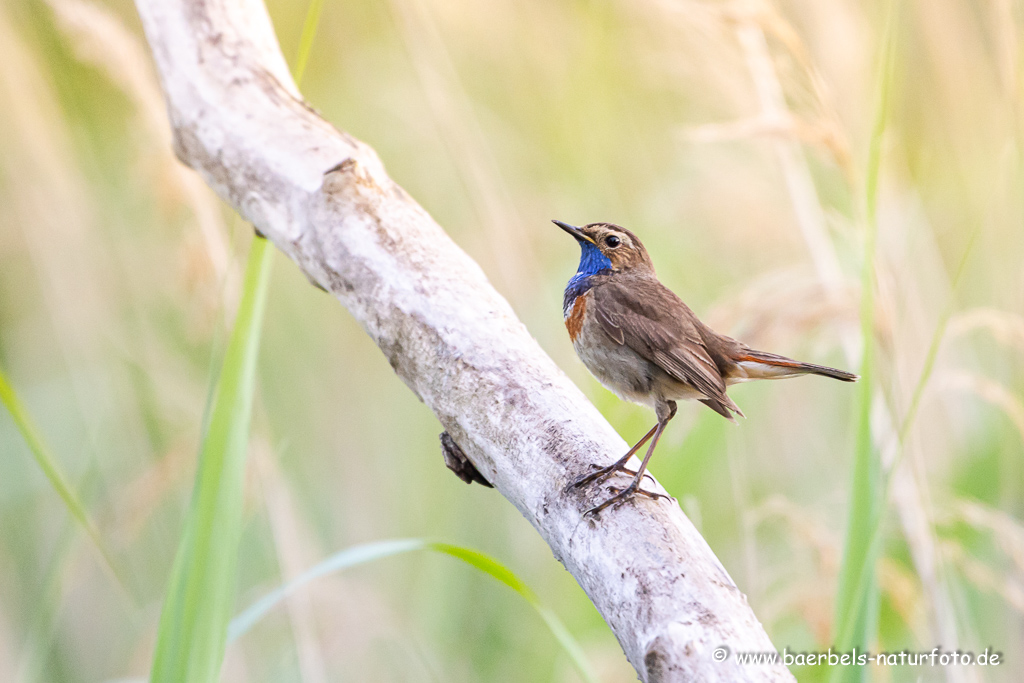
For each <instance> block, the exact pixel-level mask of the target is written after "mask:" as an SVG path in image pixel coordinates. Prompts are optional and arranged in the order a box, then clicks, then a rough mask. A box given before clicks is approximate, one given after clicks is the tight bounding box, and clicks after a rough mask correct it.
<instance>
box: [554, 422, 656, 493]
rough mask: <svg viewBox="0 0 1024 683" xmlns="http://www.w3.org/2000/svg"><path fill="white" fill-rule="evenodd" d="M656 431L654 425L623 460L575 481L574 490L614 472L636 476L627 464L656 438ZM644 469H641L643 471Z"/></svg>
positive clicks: (620, 459)
mask: <svg viewBox="0 0 1024 683" xmlns="http://www.w3.org/2000/svg"><path fill="white" fill-rule="evenodd" d="M656 431H658V425H654V426H653V427H651V431H649V432H647V433H646V434H645V435H644V438H642V439H640V440H639V441H637V442H636V445H635V446H633V447H632V448H630V449H629V452H628V453H626V454H625V455H624V456H622V457H621V458H619V459H618V460H616V461H615V462H613V463H612V464H611V465H608V467H601V468H599V469H597V470H596V471H594V472H591V473H590V474H588V475H585V476H582V477H580V478H579V479H577V480H576V481H574V482H573V483H572V484H571V486H572V487H573V488H580V487H581V486H586V485H587V484H589V483H590V482H592V481H594V480H595V479H600V478H602V477H607V476H608V475H609V474H611V473H612V472H628V473H629V474H634V475H635V474H636V472H634V471H633V470H631V469H627V468H626V463H627V462H628V461H629V459H630V458H632V457H633V455H634V454H635V453H636V452H637V451H638V450H640V449H641V448H642V447H643V445H644V444H645V443H647V442H648V440H650V438H651V437H652V436H654V433H655V432H656ZM642 469H643V468H641V470H642Z"/></svg>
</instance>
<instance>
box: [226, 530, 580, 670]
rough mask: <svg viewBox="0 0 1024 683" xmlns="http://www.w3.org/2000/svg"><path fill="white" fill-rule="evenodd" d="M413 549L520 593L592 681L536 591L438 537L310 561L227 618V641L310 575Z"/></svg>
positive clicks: (366, 546)
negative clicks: (449, 560) (462, 564)
mask: <svg viewBox="0 0 1024 683" xmlns="http://www.w3.org/2000/svg"><path fill="white" fill-rule="evenodd" d="M413 550H430V551H433V552H437V553H442V554H444V555H448V556H449V557H454V558H456V559H458V560H461V561H463V562H465V563H466V564H468V565H470V566H472V567H474V568H476V569H478V570H479V571H482V572H483V573H485V574H487V575H489V576H491V577H493V578H495V579H497V580H498V581H500V582H501V583H503V584H505V585H506V586H508V587H509V588H511V589H512V590H514V591H515V592H516V593H518V594H519V595H520V597H522V598H523V599H524V600H526V602H527V603H528V604H529V605H530V606H531V607H533V608H534V609H535V610H536V611H537V613H538V614H539V615H540V617H541V619H543V620H544V623H545V624H546V625H547V627H548V628H549V629H550V630H551V633H552V634H553V635H554V636H555V639H556V640H557V641H558V643H559V645H561V646H562V649H564V650H565V652H566V653H567V654H568V655H569V658H570V659H571V660H572V663H573V665H574V666H575V667H576V669H577V670H578V671H579V673H580V675H581V676H582V677H583V679H584V680H585V681H587V683H596V681H597V677H596V676H595V675H594V672H593V671H592V670H591V668H590V665H589V663H588V662H587V659H586V656H585V655H584V654H583V650H582V649H581V648H580V646H579V644H578V643H577V642H576V640H575V639H574V638H573V637H572V634H570V633H569V630H568V629H567V628H566V627H565V625H564V624H563V623H562V622H561V620H560V619H559V618H558V617H557V616H556V615H555V613H554V612H552V611H551V610H550V609H549V608H548V607H546V606H545V605H544V604H543V603H541V601H540V599H539V598H538V597H537V595H536V593H534V592H533V591H532V590H531V589H530V587H529V586H527V585H526V583H525V582H524V581H523V580H522V579H520V578H519V577H518V576H516V575H515V573H513V572H512V570H510V569H509V568H507V567H505V566H504V565H503V564H501V563H500V562H498V561H497V560H495V559H494V558H492V557H490V556H489V555H485V554H483V553H481V552H478V551H476V550H472V549H470V548H463V547H461V546H457V545H452V544H450V543H441V542H438V541H427V540H423V539H415V538H412V539H397V540H391V541H378V542H375V543H366V544H363V545H357V546H353V547H351V548H347V549H345V550H342V551H340V552H338V553H335V554H334V555H331V556H330V557H328V558H327V559H326V560H324V561H323V562H320V563H318V564H316V565H314V566H313V567H312V568H310V569H308V570H306V571H305V572H303V573H302V574H300V575H299V576H297V577H295V578H294V579H292V580H291V581H289V582H288V583H286V584H284V585H283V586H281V587H280V588H277V589H276V590H273V591H271V592H270V593H268V594H267V595H265V596H263V597H262V598H260V599H259V600H257V601H256V602H255V603H253V604H252V605H251V606H250V607H248V608H247V609H246V610H245V611H243V612H242V613H241V614H239V615H238V616H237V617H235V618H234V619H233V620H232V621H231V627H230V628H229V631H228V632H229V636H228V638H229V641H234V640H235V639H236V638H240V637H241V636H243V635H245V633H246V632H247V631H249V629H251V628H252V627H253V626H254V625H255V624H256V623H257V622H258V621H259V620H260V619H262V618H263V617H264V616H265V615H266V614H267V612H269V611H270V610H272V609H273V608H274V607H275V606H277V605H278V604H279V603H281V601H283V600H284V599H285V598H287V597H288V596H289V595H291V594H293V593H295V592H296V591H297V590H298V589H300V588H301V587H303V586H305V585H306V584H307V583H309V582H310V581H313V580H314V579H317V578H319V577H321V576H324V575H326V574H330V573H333V572H336V571H341V570H342V569H348V568H349V567H354V566H356V565H359V564H364V563H366V562H371V561H373V560H379V559H382V558H385V557H390V556H392V555H398V554H400V553H407V552H410V551H413Z"/></svg>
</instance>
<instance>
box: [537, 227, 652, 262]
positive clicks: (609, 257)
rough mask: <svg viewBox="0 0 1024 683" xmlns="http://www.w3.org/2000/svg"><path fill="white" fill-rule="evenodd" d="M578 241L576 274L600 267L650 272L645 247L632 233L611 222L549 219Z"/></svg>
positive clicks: (649, 258) (648, 258)
mask: <svg viewBox="0 0 1024 683" xmlns="http://www.w3.org/2000/svg"><path fill="white" fill-rule="evenodd" d="M551 222H552V223H554V224H555V225H557V226H558V227H560V228H561V229H562V230H565V231H566V232H567V233H569V234H570V235H572V236H573V237H575V238H576V241H577V242H579V243H580V249H581V252H582V253H581V254H580V268H579V271H578V272H579V274H584V275H595V274H597V273H599V272H602V271H611V272H612V273H623V272H626V271H629V270H647V271H650V272H652V273H653V272H654V265H653V264H652V263H651V257H650V256H648V255H647V250H646V249H644V245H643V244H642V243H641V242H640V240H639V239H638V238H637V236H636V235H634V234H633V233H631V232H630V231H629V230H626V229H625V228H623V227H621V226H618V225H615V224H614V223H590V224H589V225H584V226H583V227H581V228H577V227H576V226H575V225H569V224H568V223H563V222H562V221H551Z"/></svg>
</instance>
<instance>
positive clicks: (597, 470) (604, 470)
mask: <svg viewBox="0 0 1024 683" xmlns="http://www.w3.org/2000/svg"><path fill="white" fill-rule="evenodd" d="M590 469H592V470H594V471H593V472H591V473H590V474H585V475H583V476H582V477H580V478H579V479H577V480H576V481H574V482H573V483H572V484H570V485H569V486H570V488H574V489H578V488H582V487H584V486H586V485H587V484H589V483H590V482H592V481H595V480H597V479H603V478H604V477H607V476H609V475H611V474H614V473H615V472H622V473H623V474H628V475H629V476H631V477H635V476H636V470H631V469H629V468H628V467H626V466H625V465H618V463H616V464H613V465H609V466H607V467H601V466H600V465H595V464H594V463H590ZM644 477H645V478H647V479H650V480H651V481H652V482H653V481H654V477H653V476H652V475H651V473H650V472H644Z"/></svg>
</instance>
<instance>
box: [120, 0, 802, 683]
mask: <svg viewBox="0 0 1024 683" xmlns="http://www.w3.org/2000/svg"><path fill="white" fill-rule="evenodd" d="M137 5H138V9H139V13H140V15H141V17H142V23H143V26H144V28H145V31H146V35H147V37H148V39H149V43H150V46H151V47H152V50H153V54H154V56H155V59H156V63H157V66H158V69H159V72H160V75H161V80H162V83H163V88H164V91H165V95H166V97H167V102H168V109H169V112H170V118H171V122H172V126H173V128H174V141H175V150H176V152H177V154H178V156H179V157H180V158H181V160H182V161H184V162H185V163H186V164H188V165H189V166H191V167H192V168H194V169H196V170H197V171H199V173H200V174H202V176H203V178H204V179H205V180H206V182H207V183H209V184H210V186H211V187H213V188H214V189H215V190H216V191H217V192H218V193H219V194H220V196H221V197H223V198H224V199H225V200H226V201H228V202H229V203H230V204H231V205H232V206H234V207H235V208H236V209H237V210H238V211H239V213H241V214H242V215H243V216H244V217H245V218H246V219H247V220H249V221H251V222H252V223H253V225H255V226H256V228H257V229H258V230H259V231H260V232H261V233H263V234H264V235H266V236H267V237H268V238H269V239H271V240H272V241H273V242H274V244H276V245H277V246H278V247H279V248H280V249H281V250H282V251H283V252H284V253H285V254H287V255H288V256H289V257H290V258H291V259H292V260H294V261H295V262H296V263H297V264H298V265H299V266H300V267H301V268H302V269H303V270H304V271H305V272H306V274H307V275H308V276H309V277H310V279H311V280H313V281H314V282H316V283H318V284H319V285H321V286H322V287H324V288H325V289H327V290H329V291H330V292H331V293H332V294H333V295H334V296H335V297H337V299H338V300H339V301H340V302H341V303H342V304H343V305H344V306H345V307H346V308H347V309H348V310H349V311H350V312H351V313H352V315H353V316H354V317H355V318H356V319H357V320H358V321H359V322H360V323H361V324H362V326H363V327H364V328H365V329H366V331H367V333H368V334H369V335H370V336H371V337H372V338H373V340H374V341H375V342H376V343H377V345H378V346H379V347H380V349H381V351H383V352H384V354H385V355H386V356H387V358H388V359H389V360H390V361H391V366H392V367H393V368H394V369H395V372H396V373H397V374H398V376H399V377H401V378H402V380H403V381H404V382H405V383H406V384H407V385H408V386H409V388H410V389H412V391H413V392H415V393H416V395H417V396H418V397H419V398H420V399H421V400H423V401H424V402H425V403H426V404H427V405H428V406H430V408H431V409H432V410H433V411H434V414H435V415H437V418H438V420H439V421H440V422H441V424H442V425H443V426H444V429H445V430H447V431H448V433H449V434H451V436H452V438H453V439H454V440H455V442H456V443H457V444H458V446H460V447H461V448H462V450H464V451H465V455H466V457H468V458H469V460H470V461H471V462H472V463H473V464H474V465H475V466H476V468H477V469H478V470H479V472H480V474H481V475H482V476H483V477H485V478H486V480H487V481H489V482H491V483H493V484H494V486H495V487H496V488H497V489H498V490H499V491H500V492H501V493H502V495H504V496H505V497H506V498H507V499H508V500H509V501H510V502H511V503H512V504H513V505H515V506H516V508H518V509H519V511H520V512H522V514H523V515H524V516H525V517H526V518H527V519H528V520H529V521H530V523H531V524H533V526H534V527H535V528H536V529H537V531H538V532H539V533H540V534H541V536H542V537H543V538H544V539H545V541H547V543H548V544H549V545H550V546H551V550H552V552H553V553H554V555H555V557H556V558H557V559H558V560H559V561H561V562H562V563H563V564H564V565H565V567H566V569H568V570H569V571H570V572H571V573H572V575H573V576H574V577H576V579H577V581H578V582H579V584H580V585H581V586H582V587H583V589H584V590H585V591H586V593H587V595H589V596H590V598H591V600H593V602H594V604H595V605H596V606H597V608H598V610H599V611H600V612H601V614H602V616H603V617H604V618H605V620H606V621H607V622H608V625H609V626H610V627H611V629H612V631H613V632H614V633H615V635H616V637H618V639H619V642H620V643H621V644H622V648H623V650H624V651H625V653H626V656H627V657H628V658H629V661H630V662H631V663H632V664H633V666H634V667H635V668H636V670H637V672H638V673H639V676H640V678H641V680H643V681H694V680H699V681H769V680H772V681H777V680H792V676H791V675H790V674H789V672H788V671H787V670H786V669H785V667H783V666H781V665H779V666H743V665H740V664H738V663H737V661H736V658H735V657H728V658H727V659H726V660H725V661H721V662H719V661H716V659H718V658H719V657H716V656H715V655H714V650H715V649H716V648H718V647H719V646H725V647H727V648H729V651H731V652H733V653H735V652H742V651H765V650H771V649H773V648H772V644H771V642H770V641H769V639H768V637H767V636H766V635H765V632H764V630H763V628H762V627H761V625H760V623H758V621H757V619H756V617H755V616H754V614H753V612H752V611H751V610H750V607H749V606H748V605H747V602H746V598H745V596H744V595H743V594H742V593H741V592H740V591H739V589H737V587H736V585H735V584H734V583H733V581H732V579H731V578H729V575H728V574H727V573H726V571H725V569H724V568H723V567H722V565H721V564H720V563H719V562H718V560H717V558H715V556H714V554H713V553H712V552H711V549H710V548H709V547H708V545H707V543H705V541H704V539H703V538H701V536H700V535H699V534H698V533H697V531H696V530H695V529H694V527H693V525H692V524H690V522H689V520H687V519H686V517H685V516H684V515H683V513H682V511H681V510H680V509H679V507H678V505H676V504H675V503H674V502H671V503H670V502H666V501H661V502H654V501H649V500H647V499H637V501H636V502H635V503H630V504H626V505H623V506H620V507H619V508H616V509H613V510H608V511H605V512H602V513H601V515H600V517H598V518H584V517H583V514H582V513H583V511H585V510H587V509H588V508H589V507H591V506H593V505H594V504H595V503H596V502H598V499H600V498H601V497H602V496H605V495H607V494H606V492H605V491H604V490H603V489H602V488H601V487H592V488H591V489H589V490H584V491H567V490H566V485H567V484H568V482H570V481H572V480H573V479H574V478H575V477H577V476H579V475H580V474H581V473H583V472H586V471H588V467H589V465H590V464H591V463H598V464H607V463H610V462H612V461H613V460H614V459H615V458H617V457H618V456H619V455H620V454H621V453H622V452H623V451H624V449H625V448H626V444H625V443H624V442H623V441H622V439H621V438H619V436H618V435H617V434H616V433H615V431H614V430H613V429H612V428H611V426H610V425H609V424H608V423H607V422H606V421H605V420H604V419H603V418H602V417H601V415H600V414H599V413H598V412H597V410H596V409H595V408H594V407H593V405H591V404H590V402H588V401H587V400H586V398H585V397H584V396H583V394H582V393H581V392H580V391H579V390H578V389H577V388H576V387H575V386H574V385H573V384H572V383H571V382H570V381H569V379H568V378H567V377H566V376H565V375H564V374H563V373H562V372H561V370H559V369H558V368H557V367H556V366H555V365H554V363H553V362H552V361H551V359H550V358H548V356H547V355H546V354H545V353H544V352H543V351H542V350H541V348H540V347H539V346H538V344H537V343H536V341H534V339H533V338H532V337H531V336H530V334H529V333H528V332H527V330H526V329H525V327H524V326H523V324H522V323H521V322H519V320H518V319H517V318H516V316H515V314H514V313H513V312H512V309H511V307H510V306H509V305H508V303H507V302H506V301H505V300H504V299H503V298H502V297H501V296H500V295H499V294H498V293H497V292H496V291H495V290H494V289H493V288H492V287H491V285H490V284H489V283H488V281H487V279H486V277H485V276H484V274H483V272H482V271H481V270H480V268H479V266H478V265H477V264H476V263H474V262H473V261H472V260H471V259H470V258H469V257H468V256H467V255H466V254H465V253H464V252H463V251H462V250H461V249H459V248H458V247H457V246H456V245H455V244H454V243H453V242H452V241H451V239H450V238H449V237H448V236H447V235H446V234H445V233H444V231H443V230H442V229H441V228H440V227H439V226H438V225H437V224H436V223H435V222H434V221H433V219H431V217H430V216H429V215H427V213H426V212H425V211H424V210H423V209H422V208H420V206H419V205H418V204H416V202H415V201H413V200H412V198H410V197H409V195H408V194H406V193H405V191H403V190H402V189H401V188H400V187H399V186H398V185H396V184H395V183H394V182H393V181H392V180H391V179H390V178H389V177H388V175H387V173H386V172H385V170H384V167H383V165H382V164H381V162H380V160H379V159H378V158H377V156H376V154H375V153H374V152H373V150H371V149H370V148H369V147H367V146H366V145H365V144H363V143H361V142H359V141H358V140H355V139H354V138H352V137H351V136H349V135H347V134H345V133H343V132H339V131H338V130H336V129H335V128H334V127H332V126H331V125H330V124H329V123H327V122H326V121H324V120H323V119H322V118H320V117H319V116H318V115H317V114H316V112H314V111H313V110H312V109H310V108H309V107H308V106H307V105H306V104H305V103H304V102H303V100H302V97H301V95H300V94H299V92H298V89H297V88H296V86H295V84H294V82H293V81H292V79H291V77H290V76H289V73H288V68H287V66H286V64H285V61H284V59H283V57H282V55H281V52H280V50H279V48H278V45H277V41H276V38H275V36H274V31H273V28H272V26H271V23H270V20H269V18H268V16H267V13H266V10H265V8H264V7H263V4H262V2H260V0H205V1H203V0H137ZM439 464H440V463H439ZM655 490H662V489H661V488H660V486H658V485H655Z"/></svg>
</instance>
